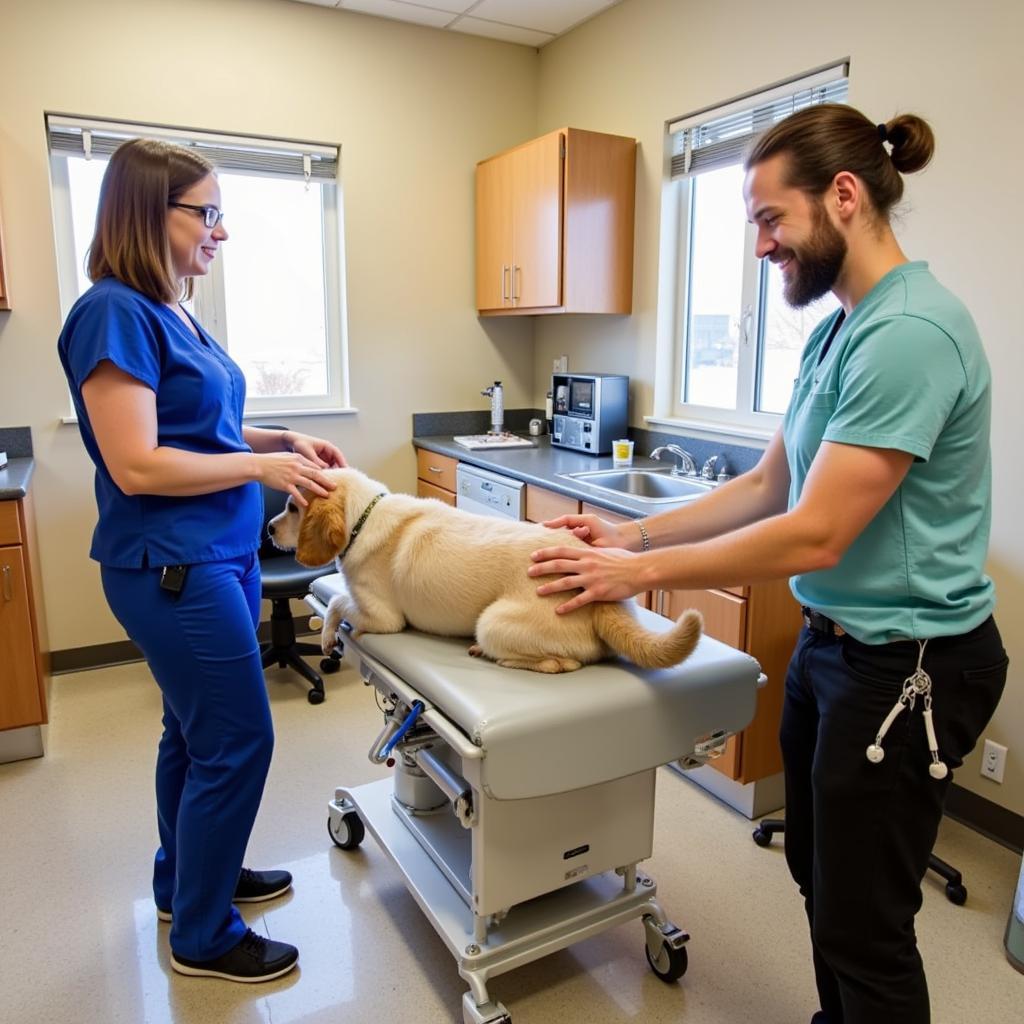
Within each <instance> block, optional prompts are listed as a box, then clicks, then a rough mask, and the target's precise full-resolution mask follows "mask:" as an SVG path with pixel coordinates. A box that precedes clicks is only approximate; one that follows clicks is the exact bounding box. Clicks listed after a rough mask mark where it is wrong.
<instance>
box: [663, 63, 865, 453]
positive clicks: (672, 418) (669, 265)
mask: <svg viewBox="0 0 1024 1024" xmlns="http://www.w3.org/2000/svg"><path fill="white" fill-rule="evenodd" d="M849 64H850V62H849V59H848V58H847V59H844V60H842V61H834V62H832V63H831V64H829V65H825V66H823V68H819V69H817V70H816V71H813V72H808V73H806V74H803V75H799V76H795V77H794V78H792V79H789V80H787V81H786V82H782V83H777V84H776V85H774V86H770V87H768V88H766V89H759V90H756V91H755V92H752V93H748V94H746V95H745V96H742V97H738V98H736V99H733V100H730V101H728V102H726V103H722V104H717V105H716V106H714V107H709V108H706V109H705V110H704V111H698V112H696V113H695V114H693V115H687V116H686V117H685V118H672V119H670V120H667V121H666V122H665V137H664V145H665V151H664V178H663V183H662V216H661V229H662V239H661V253H660V262H661V273H660V275H659V287H658V315H657V320H658V332H657V356H656V363H655V387H654V410H653V414H652V415H650V416H645V417H644V420H645V422H646V423H649V424H652V425H654V426H668V427H675V428H686V430H687V432H688V433H692V434H694V435H695V436H701V435H702V434H707V435H708V436H711V437H715V436H719V435H723V434H725V435H729V436H732V437H736V438H742V439H744V440H753V441H764V442H767V441H768V440H769V439H770V438H771V437H772V435H773V434H774V433H775V432H776V431H777V430H778V428H779V426H780V424H781V423H782V419H783V414H782V413H776V412H761V411H759V410H758V409H757V408H756V403H757V402H758V400H759V397H758V396H759V393H760V385H761V381H762V378H763V374H764V360H765V355H766V353H765V322H766V299H767V296H768V287H767V267H766V265H765V263H764V261H763V260H759V259H758V258H757V256H756V255H755V247H756V242H757V228H756V226H755V225H753V224H749V223H748V224H747V225H746V228H745V231H744V239H743V277H742V286H741V298H740V311H741V315H740V331H739V345H738V349H737V353H738V355H737V380H736V407H735V408H731V409H726V408H721V407H717V406H710V405H703V404H701V403H699V402H691V401H687V400H686V398H688V397H689V395H688V391H689V379H688V364H689V351H688V350H689V343H690V338H689V336H688V321H689V310H690V291H691V288H690V283H691V276H692V265H693V262H694V260H693V227H694V225H693V219H694V218H693V210H694V204H695V198H696V196H695V189H694V187H693V186H694V183H695V182H697V181H698V180H699V179H700V177H701V175H702V173H708V172H710V171H712V170H716V169H720V168H721V167H724V166H735V165H736V164H738V163H740V162H741V161H742V159H743V157H742V154H739V155H737V157H736V159H735V160H732V161H729V162H728V163H725V164H720V165H717V166H712V167H708V168H707V170H706V171H704V172H697V173H693V174H687V175H686V176H682V177H673V167H672V162H673V159H672V158H673V155H674V147H675V145H676V133H677V130H678V126H680V125H684V124H686V123H696V121H697V120H701V119H706V118H707V115H710V114H712V113H714V112H722V111H726V110H729V109H730V108H735V107H742V106H743V105H745V106H747V107H748V108H756V107H758V106H760V105H761V104H762V103H763V102H771V97H772V96H773V95H778V94H779V93H780V91H781V90H783V89H784V88H785V87H789V89H790V92H791V93H795V92H797V91H798V89H799V83H800V82H801V81H802V80H805V79H809V78H812V77H814V76H817V75H819V74H820V73H821V72H822V71H826V70H828V69H831V68H838V67H840V66H842V67H843V68H844V77H845V78H846V80H847V81H848V80H849ZM752 138H753V137H752ZM677 160H678V156H677ZM684 396H685V397H684Z"/></svg>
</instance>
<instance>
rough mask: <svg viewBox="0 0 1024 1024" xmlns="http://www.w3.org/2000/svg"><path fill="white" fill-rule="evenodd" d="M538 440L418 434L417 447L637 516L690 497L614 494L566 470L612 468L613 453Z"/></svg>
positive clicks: (645, 464)
mask: <svg viewBox="0 0 1024 1024" xmlns="http://www.w3.org/2000/svg"><path fill="white" fill-rule="evenodd" d="M531 440H534V441H536V442H537V446H536V447H535V448H499V449H492V450H489V451H479V450H477V451H473V450H471V449H468V448H463V447H462V445H458V444H456V443H455V442H454V441H453V440H452V439H451V437H449V436H444V437H414V438H413V441H412V443H413V444H414V445H415V446H416V447H417V448H425V449H426V450H427V451H431V452H437V453H438V454H439V455H448V456H450V457H451V458H453V459H458V460H459V462H466V463H469V464H470V465H471V466H479V467H480V468H481V469H489V470H491V471H492V472H494V473H501V474H503V475H504V476H509V477H512V478H513V479H515V480H523V481H525V482H526V483H528V484H536V485H537V486H538V487H545V488H547V489H548V490H550V491H557V492H558V493H559V494H565V495H567V496H568V497H570V498H579V499H581V500H583V501H586V502H588V503H590V504H591V505H597V506H598V507H600V508H605V509H608V510H609V511H610V512H617V513H618V514H619V515H623V516H631V517H632V518H634V519H637V518H640V517H642V516H649V515H654V514H655V513H656V512H664V511H666V510H667V509H673V508H679V507H680V506H681V505H685V504H687V502H686V501H666V502H657V503H652V502H646V501H636V500H635V499H632V498H630V497H629V496H628V495H625V494H622V495H619V494H611V493H609V492H608V491H604V490H598V489H597V488H595V487H592V486H589V485H588V484H585V483H582V482H581V481H579V480H567V479H564V478H563V476H562V475H561V474H564V473H584V472H587V471H593V470H598V469H611V468H612V457H611V456H610V455H585V454H583V453H582V452H574V451H571V450H570V449H568V448H559V447H553V446H552V444H551V439H550V437H549V436H548V435H544V436H542V437H537V438H531ZM665 465H666V464H665V463H664V462H658V461H656V460H653V459H649V458H647V457H646V456H642V455H641V456H634V458H633V468H634V469H664V468H665Z"/></svg>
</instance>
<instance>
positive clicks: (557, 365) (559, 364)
mask: <svg viewBox="0 0 1024 1024" xmlns="http://www.w3.org/2000/svg"><path fill="white" fill-rule="evenodd" d="M551 370H552V372H553V373H568V372H569V357H568V356H557V357H556V358H555V359H554V361H553V362H552V364H551Z"/></svg>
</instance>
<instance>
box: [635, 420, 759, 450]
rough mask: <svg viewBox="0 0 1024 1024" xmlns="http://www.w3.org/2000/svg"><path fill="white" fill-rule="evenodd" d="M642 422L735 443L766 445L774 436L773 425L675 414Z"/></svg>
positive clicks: (691, 435)
mask: <svg viewBox="0 0 1024 1024" xmlns="http://www.w3.org/2000/svg"><path fill="white" fill-rule="evenodd" d="M644 423H645V424H647V425H648V426H651V427H671V428H672V429H673V430H679V431H681V432H684V433H685V434H687V436H689V437H708V438H709V439H711V440H718V439H720V438H723V437H728V438H734V439H735V440H736V442H737V443H739V444H743V443H747V444H749V443H750V442H751V441H753V442H755V443H759V446H760V447H767V444H768V442H769V441H770V440H771V439H772V437H774V436H775V429H776V428H774V427H770V428H766V427H753V426H747V425H746V424H741V423H714V422H711V421H709V420H689V419H682V418H680V417H675V416H645V417H644Z"/></svg>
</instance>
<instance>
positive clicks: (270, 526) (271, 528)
mask: <svg viewBox="0 0 1024 1024" xmlns="http://www.w3.org/2000/svg"><path fill="white" fill-rule="evenodd" d="M267 533H269V534H270V536H271V537H273V536H274V524H273V523H267Z"/></svg>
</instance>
